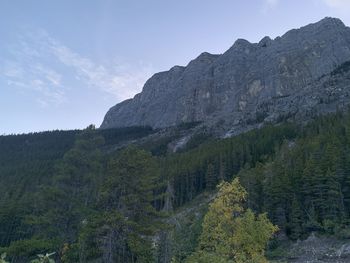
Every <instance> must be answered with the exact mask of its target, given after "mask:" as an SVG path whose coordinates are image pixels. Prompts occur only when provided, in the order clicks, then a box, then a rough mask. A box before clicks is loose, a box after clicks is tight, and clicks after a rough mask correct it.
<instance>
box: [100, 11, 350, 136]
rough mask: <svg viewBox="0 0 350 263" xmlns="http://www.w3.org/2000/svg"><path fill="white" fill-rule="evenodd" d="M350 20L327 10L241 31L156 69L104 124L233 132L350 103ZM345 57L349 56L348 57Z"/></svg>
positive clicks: (338, 108) (118, 105)
mask: <svg viewBox="0 0 350 263" xmlns="http://www.w3.org/2000/svg"><path fill="white" fill-rule="evenodd" d="M347 61H350V28H349V27H346V26H345V25H344V24H343V22H342V21H341V20H339V19H336V18H324V19H322V20H321V21H319V22H317V23H314V24H309V25H307V26H304V27H302V28H300V29H293V30H290V31H288V32H287V33H285V34H284V35H283V36H281V37H277V38H275V39H273V40H272V39H270V38H269V37H264V38H263V39H262V40H261V41H260V42H259V43H250V42H248V41H246V40H244V39H238V40H237V41H236V42H235V43H234V45H233V46H232V47H231V48H230V49H229V50H227V51H226V52H225V53H223V54H221V55H212V54H209V53H202V54H201V55H200V56H198V57H197V58H196V59H194V60H192V61H191V62H190V63H189V64H188V65H187V66H186V67H181V66H175V67H173V68H171V69H170V70H169V71H166V72H160V73H157V74H155V75H154V76H152V77H151V78H150V79H149V80H148V81H147V82H146V84H145V85H144V88H143V90H142V92H141V93H139V94H137V95H136V96H135V97H134V98H133V99H129V100H126V101H123V102H121V103H119V104H117V105H115V106H114V107H112V108H111V109H110V110H109V111H108V112H107V114H106V116H105V118H104V121H103V123H102V125H101V128H112V127H113V128H114V127H127V126H140V125H141V126H151V127H153V128H164V127H170V126H175V125H178V124H180V123H184V122H185V123H186V122H202V125H205V126H206V127H209V128H212V129H214V130H215V131H216V133H219V134H220V135H222V136H225V135H226V136H230V135H232V134H237V133H240V132H242V131H245V130H248V129H251V128H254V127H259V126H261V125H263V124H264V123H271V122H272V123H276V122H279V121H281V120H285V119H292V118H293V119H296V120H297V121H304V120H308V119H310V118H312V117H313V116H315V115H319V114H324V113H328V112H334V111H336V110H342V109H345V108H347V105H348V104H349V103H350V97H349V88H350V77H349V76H350V74H349V72H348V71H347V70H342V69H344V68H345V69H347V67H346V65H347V64H346V62H347ZM344 63H345V64H344Z"/></svg>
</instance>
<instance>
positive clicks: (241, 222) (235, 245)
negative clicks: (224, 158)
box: [187, 178, 278, 263]
mask: <svg viewBox="0 0 350 263" xmlns="http://www.w3.org/2000/svg"><path fill="white" fill-rule="evenodd" d="M218 188H219V192H218V195H217V197H216V198H215V199H214V201H213V202H212V203H211V204H210V206H209V211H208V213H207V214H206V215H205V218H204V221H203V225H202V226H203V230H202V234H201V236H200V240H199V246H198V249H197V251H196V252H195V253H194V254H193V255H191V256H190V257H189V259H188V260H187V262H188V263H194V262H197V263H207V262H222V263H228V262H235V263H264V262H267V260H266V258H265V256H264V253H265V248H266V245H267V242H268V241H269V239H270V238H271V237H272V235H273V234H274V233H275V232H276V231H277V229H278V228H277V226H274V225H273V224H272V223H271V222H270V221H269V219H268V218H267V216H266V214H260V215H258V216H256V215H255V214H254V213H253V211H252V210H250V209H247V210H245V209H244V208H243V204H244V202H245V200H246V196H247V192H246V190H245V189H244V188H243V187H242V186H241V184H240V183H239V179H238V178H235V179H234V180H233V181H232V182H231V183H228V182H223V183H221V184H220V185H219V186H218Z"/></svg>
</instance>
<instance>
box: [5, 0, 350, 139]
mask: <svg viewBox="0 0 350 263" xmlns="http://www.w3.org/2000/svg"><path fill="white" fill-rule="evenodd" d="M326 16H331V17H338V18H340V19H342V20H343V22H344V23H345V24H346V25H350V0H176V1H175V0H172V1H171V0H74V1H73V0H0V135H1V134H19V133H28V132H38V131H45V130H56V129H60V130H61V129H81V128H84V127H87V126H88V125H89V124H95V125H96V126H97V127H98V126H99V125H100V124H101V122H102V120H103V117H104V114H105V113H106V112H107V110H108V109H109V108H110V107H112V106H113V105H115V104H116V103H118V102H121V101H123V100H125V99H128V98H132V97H133V96H134V95H135V94H136V93H139V92H140V91H141V90H142V87H143V84H144V83H145V81H146V80H147V79H148V78H149V77H151V76H152V75H153V74H154V73H156V72H159V71H164V70H168V69H169V68H171V67H172V66H174V65H187V64H188V63H189V61H190V60H192V59H194V58H196V57H197V56H198V55H199V54H200V53H202V52H204V51H206V52H210V53H214V54H221V53H223V52H225V51H226V50H227V49H228V48H230V46H232V44H233V43H234V42H235V40H236V39H237V38H244V39H247V40H248V41H250V42H258V41H259V40H260V39H262V38H263V37H264V36H270V37H271V38H275V37H277V36H280V35H283V34H284V33H285V32H286V31H288V30H289V29H292V28H298V27H301V26H304V25H306V24H309V23H312V22H316V21H318V20H320V19H322V18H324V17H326Z"/></svg>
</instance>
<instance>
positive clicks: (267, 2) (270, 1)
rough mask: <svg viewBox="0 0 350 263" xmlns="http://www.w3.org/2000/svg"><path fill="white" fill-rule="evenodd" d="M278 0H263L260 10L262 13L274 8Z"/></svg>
mask: <svg viewBox="0 0 350 263" xmlns="http://www.w3.org/2000/svg"><path fill="white" fill-rule="evenodd" d="M279 1H280V0H263V7H262V9H261V11H262V12H263V13H267V12H268V11H270V10H271V9H273V8H275V7H276V6H277V5H278V3H279Z"/></svg>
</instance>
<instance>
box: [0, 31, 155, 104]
mask: <svg viewBox="0 0 350 263" xmlns="http://www.w3.org/2000/svg"><path fill="white" fill-rule="evenodd" d="M1 66H2V71H3V72H2V76H3V78H6V80H7V83H8V85H10V86H15V87H17V88H19V89H23V88H25V89H28V90H32V91H35V92H37V93H38V94H40V97H39V98H38V99H37V102H38V103H39V105H41V106H43V107H45V106H47V105H50V104H51V103H52V102H54V103H55V104H62V103H64V102H66V101H67V92H69V88H68V87H70V86H72V84H71V82H70V81H69V80H68V79H69V77H71V78H73V79H75V80H76V81H77V83H78V86H80V87H88V88H92V89H96V90H99V91H102V92H104V93H107V94H110V95H112V96H113V97H115V99H116V101H121V100H124V99H127V98H130V97H132V96H134V95H135V94H136V93H138V92H139V91H140V90H141V88H142V86H143V84H144V83H145V81H146V80H147V79H148V78H149V77H150V76H151V74H152V72H154V70H153V68H152V67H151V66H149V65H145V64H142V63H139V64H138V65H136V66H133V67H131V66H128V65H126V64H123V65H116V66H115V67H111V66H109V67H107V66H106V65H101V64H98V63H96V62H94V61H93V60H91V59H89V58H86V57H83V56H81V55H80V54H78V53H77V52H75V51H73V50H72V49H70V48H68V47H67V46H65V45H64V44H62V43H61V42H60V41H58V40H56V39H55V38H53V37H51V36H50V35H49V34H48V33H47V32H45V31H44V30H31V31H30V34H23V35H21V36H19V41H18V44H17V48H16V49H15V51H13V52H12V59H10V60H7V61H6V62H5V63H3V65H1V64H0V67H1ZM74 85H76V84H74Z"/></svg>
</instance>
